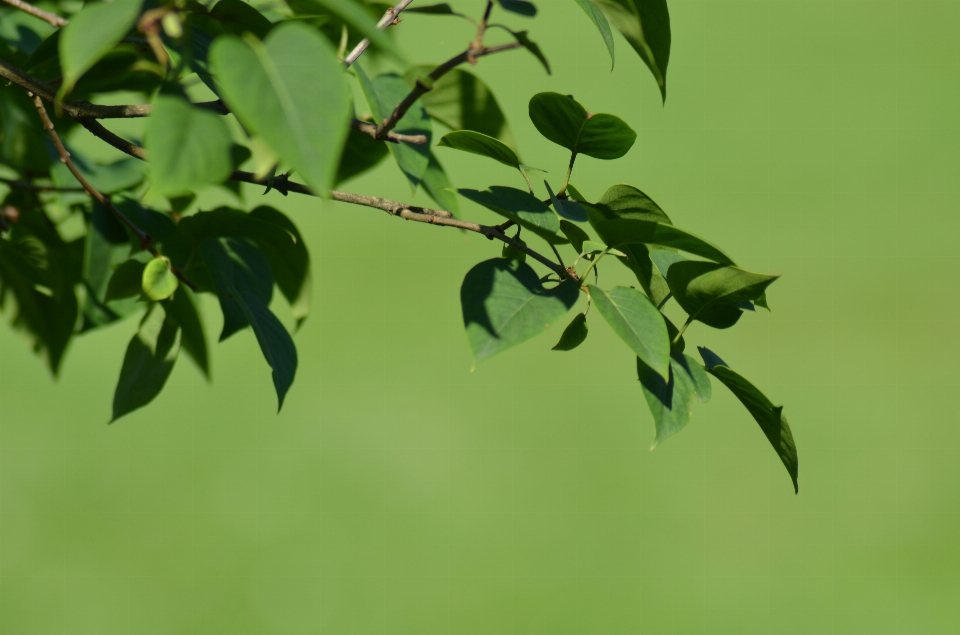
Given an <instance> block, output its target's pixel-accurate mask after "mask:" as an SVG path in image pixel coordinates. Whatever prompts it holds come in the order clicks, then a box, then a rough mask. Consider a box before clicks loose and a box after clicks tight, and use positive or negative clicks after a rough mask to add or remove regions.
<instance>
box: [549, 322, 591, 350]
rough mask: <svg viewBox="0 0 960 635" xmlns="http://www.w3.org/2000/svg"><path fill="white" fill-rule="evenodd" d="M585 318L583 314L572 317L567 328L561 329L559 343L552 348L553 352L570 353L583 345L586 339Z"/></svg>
mask: <svg viewBox="0 0 960 635" xmlns="http://www.w3.org/2000/svg"><path fill="white" fill-rule="evenodd" d="M587 333H588V329H587V316H586V314H584V313H578V314H577V315H576V316H574V318H573V320H571V321H570V324H568V325H567V328H565V329H563V334H562V335H561V336H560V341H559V342H557V345H556V346H554V347H553V350H555V351H572V350H573V349H575V348H576V347H578V346H580V345H581V344H583V342H584V340H586V339H587Z"/></svg>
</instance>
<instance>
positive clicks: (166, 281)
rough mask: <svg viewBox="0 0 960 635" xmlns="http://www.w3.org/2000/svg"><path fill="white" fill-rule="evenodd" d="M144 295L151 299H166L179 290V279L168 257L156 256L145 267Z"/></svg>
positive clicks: (143, 279)
mask: <svg viewBox="0 0 960 635" xmlns="http://www.w3.org/2000/svg"><path fill="white" fill-rule="evenodd" d="M141 280H142V283H143V284H142V286H143V295H145V296H147V297H148V298H150V299H151V300H154V301H157V300H166V299H167V298H169V297H170V296H171V295H173V292H174V291H176V290H177V285H178V284H179V281H178V280H177V277H176V276H175V275H173V270H172V269H171V268H170V261H169V260H167V259H166V258H154V259H153V260H151V261H150V262H148V263H147V265H146V266H145V267H144V268H143V277H142V278H141Z"/></svg>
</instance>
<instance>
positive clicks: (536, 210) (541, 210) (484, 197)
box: [457, 185, 567, 244]
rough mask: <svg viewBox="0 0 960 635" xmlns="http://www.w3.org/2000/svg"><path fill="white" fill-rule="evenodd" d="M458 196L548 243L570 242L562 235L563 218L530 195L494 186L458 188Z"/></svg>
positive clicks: (521, 191) (509, 188) (522, 191)
mask: <svg viewBox="0 0 960 635" xmlns="http://www.w3.org/2000/svg"><path fill="white" fill-rule="evenodd" d="M457 193H459V194H460V196H462V197H464V198H467V199H469V200H471V201H473V202H474V203H479V204H480V205H483V206H484V207H486V208H487V209H489V210H490V211H492V212H496V213H497V214H500V215H501V216H503V217H504V218H507V219H509V220H512V221H513V222H515V223H516V224H518V225H520V226H521V227H523V228H524V229H529V230H530V231H532V232H533V233H535V234H536V235H538V236H540V237H541V238H543V239H544V240H546V241H547V242H550V243H553V244H560V243H565V242H567V239H566V238H565V237H563V236H561V235H560V234H559V231H560V219H558V218H557V215H556V213H555V212H554V211H553V210H552V209H550V208H549V207H547V206H546V205H544V204H543V202H542V201H541V200H540V199H538V198H537V197H536V196H534V195H533V194H531V193H530V192H526V191H524V190H518V189H516V188H512V187H503V186H500V185H494V186H493V187H491V188H490V189H488V190H483V191H479V190H467V189H459V190H457Z"/></svg>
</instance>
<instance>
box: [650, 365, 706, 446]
mask: <svg viewBox="0 0 960 635" xmlns="http://www.w3.org/2000/svg"><path fill="white" fill-rule="evenodd" d="M637 377H638V378H639V379H640V386H641V387H642V388H643V396H644V397H645V398H646V400H647V406H649V408H650V413H651V414H652V415H653V423H654V426H655V428H656V430H657V436H656V438H655V439H654V441H653V445H651V446H650V449H651V450H653V449H654V448H656V447H657V446H658V445H660V444H661V443H663V442H664V441H665V440H666V439H667V438H668V437H671V436H673V435H674V434H676V433H677V432H680V430H682V429H683V428H684V427H686V425H687V424H688V423H690V416H691V414H692V412H693V403H694V401H700V402H704V403H705V402H707V401H710V393H711V388H710V378H709V377H708V376H707V373H706V371H704V369H703V366H701V365H700V364H698V363H697V362H696V361H694V360H693V358H692V357H690V356H689V355H684V354H683V353H682V352H674V353H672V354H671V356H670V377H669V379H668V380H664V378H663V377H661V376H660V375H659V374H658V373H657V372H655V371H654V370H653V369H652V368H650V367H649V366H647V365H646V364H645V363H644V362H643V360H641V359H640V358H639V357H638V358H637Z"/></svg>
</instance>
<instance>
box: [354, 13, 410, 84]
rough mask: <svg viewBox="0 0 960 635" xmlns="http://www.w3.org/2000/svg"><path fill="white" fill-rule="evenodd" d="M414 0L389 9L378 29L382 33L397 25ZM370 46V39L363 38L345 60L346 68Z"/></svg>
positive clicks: (381, 19) (378, 24)
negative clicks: (402, 12)
mask: <svg viewBox="0 0 960 635" xmlns="http://www.w3.org/2000/svg"><path fill="white" fill-rule="evenodd" d="M411 2H413V0H400V2H399V3H397V5H396V6H394V7H391V8H389V9H387V12H386V13H384V14H383V17H382V18H380V21H379V22H377V28H378V29H380V30H381V31H382V30H383V29H385V28H387V27H388V26H390V25H391V24H397V23H398V20H397V17H398V16H399V15H400V12H401V11H403V10H404V9H406V8H407V7H408V6H410V3H411ZM368 46H370V38H363V40H361V41H360V43H359V44H357V45H356V46H355V47H353V50H352V51H350V54H349V55H347V56H346V57H345V58H343V64H344V66H347V67H349V66H350V65H351V64H353V63H354V62H356V61H357V58H359V57H360V56H361V55H363V52H364V51H366V50H367V47H368Z"/></svg>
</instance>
